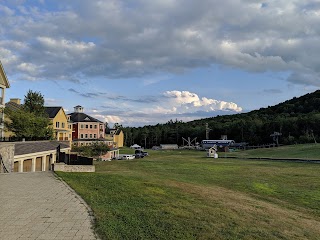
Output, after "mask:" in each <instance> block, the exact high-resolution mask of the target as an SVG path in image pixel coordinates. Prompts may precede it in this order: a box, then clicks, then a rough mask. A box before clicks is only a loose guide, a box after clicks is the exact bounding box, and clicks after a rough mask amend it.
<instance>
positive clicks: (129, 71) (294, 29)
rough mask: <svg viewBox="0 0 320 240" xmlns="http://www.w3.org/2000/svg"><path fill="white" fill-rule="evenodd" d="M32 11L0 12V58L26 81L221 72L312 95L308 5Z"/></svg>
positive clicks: (315, 28)
mask: <svg viewBox="0 0 320 240" xmlns="http://www.w3.org/2000/svg"><path fill="white" fill-rule="evenodd" d="M38 2H39V1H33V2H31V1H17V0H16V1H8V0H5V1H2V2H1V3H0V14H1V19H0V34H1V38H0V58H1V59H2V61H3V63H5V64H6V69H9V71H10V72H14V73H16V74H21V75H22V77H25V78H26V79H32V80H41V79H55V80H71V81H78V80H79V79H81V78H88V77H94V76H105V77H107V78H119V77H122V78H123V77H136V76H146V75H150V74H157V73H168V72H169V73H181V72H184V71H188V70H190V69H193V68H197V67H206V66H210V65H212V64H220V65H227V66H230V67H234V68H240V69H244V70H246V71H252V72H264V71H274V72H277V71H289V72H291V73H292V74H291V77H289V78H288V81H290V82H292V83H295V84H305V85H314V86H320V83H319V78H318V75H319V74H320V64H319V61H318V55H319V52H320V46H319V44H318V43H319V40H320V24H319V23H320V17H319V16H320V7H319V2H318V1H317V0H299V1H298V0H293V1H287V0H270V1H267V2H266V1H260V0H257V1H252V0H226V1H223V2H221V1H220V0H201V1H191V0H187V1H185V0H177V1H164V0H153V1H145V0H137V1H134V2H131V3H130V4H129V3H128V1H124V0H107V1H99V0H78V1H71V0H66V1H63V3H56V2H53V1H52V0H47V1H40V4H39V3H38ZM53 3H54V4H53ZM182 5H183V8H182V7H181V6H182ZM52 6H55V7H54V8H53V7H52ZM141 12H143V14H141ZM10 43H12V44H10ZM146 84H148V83H146ZM201 101H204V100H202V99H201Z"/></svg>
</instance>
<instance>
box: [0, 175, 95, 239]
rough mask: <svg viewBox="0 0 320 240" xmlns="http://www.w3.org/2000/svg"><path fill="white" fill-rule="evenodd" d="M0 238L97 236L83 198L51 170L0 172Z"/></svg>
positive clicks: (79, 237)
mask: <svg viewBox="0 0 320 240" xmlns="http://www.w3.org/2000/svg"><path fill="white" fill-rule="evenodd" d="M0 239H4V240H12V239H61V240H63V239H86V240H90V239H97V238H96V236H95V235H94V233H93V230H92V217H91V216H90V211H89V209H88V207H87V206H86V204H85V203H84V202H83V200H82V199H81V198H80V197H79V196H78V195H77V194H76V193H75V192H74V191H73V190H72V189H70V188H69V187H68V186H67V185H66V184H65V183H64V182H62V181H61V180H59V179H57V178H56V176H55V175H54V174H53V173H52V172H36V173H12V174H0Z"/></svg>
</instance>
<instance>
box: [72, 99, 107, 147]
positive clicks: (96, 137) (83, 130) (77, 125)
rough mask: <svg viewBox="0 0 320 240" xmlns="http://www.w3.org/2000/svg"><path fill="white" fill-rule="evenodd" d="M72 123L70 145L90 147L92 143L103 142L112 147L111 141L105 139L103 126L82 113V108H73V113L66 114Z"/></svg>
mask: <svg viewBox="0 0 320 240" xmlns="http://www.w3.org/2000/svg"><path fill="white" fill-rule="evenodd" d="M68 116H69V119H70V122H72V144H73V145H75V146H84V145H91V144H92V143H93V142H96V141H100V142H105V143H106V144H107V145H108V146H109V147H112V146H113V142H112V141H107V140H106V139H105V125H104V123H103V122H101V121H100V120H98V119H95V118H93V117H91V116H89V115H87V114H85V113H84V112H83V107H82V106H80V105H78V106H75V107H74V112H73V113H70V114H68Z"/></svg>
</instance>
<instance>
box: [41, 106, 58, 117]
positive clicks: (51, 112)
mask: <svg viewBox="0 0 320 240" xmlns="http://www.w3.org/2000/svg"><path fill="white" fill-rule="evenodd" d="M61 108H62V107H45V110H46V113H47V114H48V115H49V118H54V117H55V116H56V115H57V113H58V112H59V111H60V109H61Z"/></svg>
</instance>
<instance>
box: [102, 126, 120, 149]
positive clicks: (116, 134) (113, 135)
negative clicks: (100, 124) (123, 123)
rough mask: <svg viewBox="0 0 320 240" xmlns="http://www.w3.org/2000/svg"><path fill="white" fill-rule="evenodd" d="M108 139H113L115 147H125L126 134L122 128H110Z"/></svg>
mask: <svg viewBox="0 0 320 240" xmlns="http://www.w3.org/2000/svg"><path fill="white" fill-rule="evenodd" d="M106 139H107V140H109V141H113V144H114V146H115V147H117V148H119V147H123V141H124V134H123V131H122V130H121V129H110V130H109V131H108V132H107V134H106Z"/></svg>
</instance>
